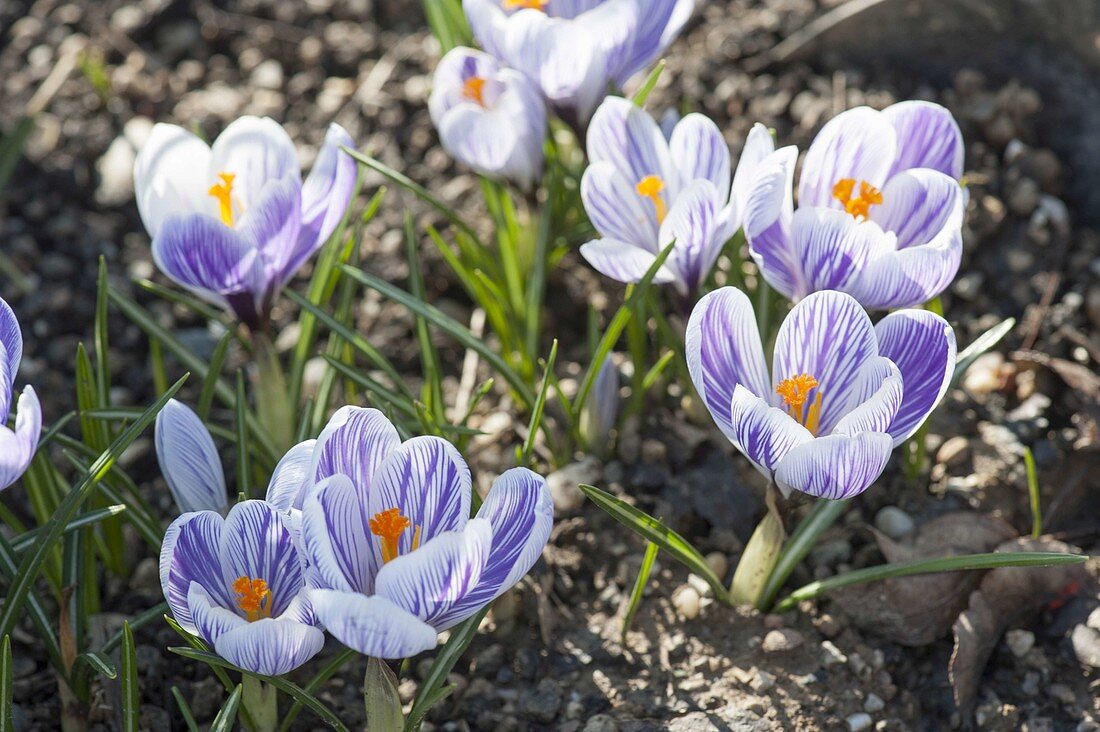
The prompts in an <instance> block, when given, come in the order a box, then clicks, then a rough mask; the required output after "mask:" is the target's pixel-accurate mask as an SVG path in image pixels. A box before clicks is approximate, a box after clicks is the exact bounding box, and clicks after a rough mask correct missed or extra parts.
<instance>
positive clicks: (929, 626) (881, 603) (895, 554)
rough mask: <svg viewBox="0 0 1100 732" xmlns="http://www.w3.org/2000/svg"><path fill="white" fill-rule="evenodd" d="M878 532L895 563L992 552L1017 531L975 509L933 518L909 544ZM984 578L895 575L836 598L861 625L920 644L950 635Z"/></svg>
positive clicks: (897, 640)
mask: <svg viewBox="0 0 1100 732" xmlns="http://www.w3.org/2000/svg"><path fill="white" fill-rule="evenodd" d="M874 533H875V540H876V542H877V543H878V546H879V549H880V551H882V555H883V556H884V557H886V560H887V561H888V562H891V563H897V562H908V561H913V560H917V559H932V558H936V557H950V556H956V555H959V554H978V553H981V552H988V551H990V550H992V549H993V547H995V546H997V545H999V544H1001V543H1002V542H1004V541H1005V540H1006V539H1010V538H1012V537H1014V536H1015V535H1016V532H1015V531H1014V530H1013V528H1012V527H1011V526H1009V525H1008V524H1007V523H1006V522H1004V521H1003V520H1001V519H999V518H997V517H995V516H992V515H989V514H982V513H973V512H970V511H959V512H956V513H949V514H945V515H943V516H939V517H937V518H935V519H932V520H931V521H929V522H927V523H925V524H923V525H922V526H921V527H920V529H919V530H918V532H917V534H916V536H915V537H914V538H913V539H912V540H911V541H909V542H905V543H902V542H896V541H893V540H891V539H889V538H888V537H886V536H885V535H883V534H880V533H879V532H874ZM980 578H981V575H980V574H979V573H977V572H943V573H939V574H924V575H915V576H912V577H896V578H893V579H888V580H883V581H881V582H873V583H870V584H866V585H856V586H854V587H850V588H846V589H845V590H842V591H840V592H837V593H835V594H834V595H833V600H834V601H835V602H836V603H837V604H838V605H839V606H840V608H841V609H842V610H843V611H844V612H845V613H846V614H847V615H848V617H849V618H851V620H852V622H854V623H855V624H856V625H857V626H859V627H860V628H862V629H864V630H867V631H870V632H872V633H875V634H876V635H879V636H882V637H883V638H887V639H889V640H891V641H893V642H895V643H898V644H901V645H905V646H921V645H925V644H927V643H931V642H932V641H934V640H936V639H938V638H941V637H943V636H945V635H947V633H948V631H949V630H951V624H952V623H953V622H954V621H955V618H956V617H958V614H959V612H960V611H961V610H962V609H963V608H964V607H966V598H967V596H968V595H969V594H970V592H971V591H973V590H974V588H975V587H977V586H978V582H979V581H980Z"/></svg>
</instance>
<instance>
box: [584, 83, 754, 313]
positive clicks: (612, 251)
mask: <svg viewBox="0 0 1100 732" xmlns="http://www.w3.org/2000/svg"><path fill="white" fill-rule="evenodd" d="M773 150H774V145H773V143H772V138H771V135H770V133H769V132H768V130H767V129H766V128H765V127H764V126H763V125H756V126H755V127H753V129H752V131H751V132H750V133H749V136H748V139H747V140H746V141H745V148H744V150H743V151H742V153H741V159H740V161H739V163H738V166H737V172H736V174H734V176H733V179H732V185H731V179H730V152H729V148H728V147H726V142H725V140H724V139H723V138H722V133H721V132H719V131H718V127H717V125H715V124H714V122H712V121H711V120H710V119H708V118H707V117H704V116H703V115H701V114H689V115H687V116H686V117H684V118H683V119H681V120H680V121H679V122H677V123H676V125H675V127H673V128H672V132H671V134H670V136H669V138H668V139H667V140H666V139H665V136H664V135H663V134H662V132H661V129H660V128H659V127H658V125H657V123H656V122H655V121H654V120H653V118H652V117H650V116H649V114H647V113H646V112H645V111H644V110H642V109H639V108H638V107H637V105H635V104H633V103H631V102H630V101H629V100H627V99H623V98H621V97H608V98H607V99H606V100H604V102H603V104H601V105H600V108H599V109H598V110H596V114H595V115H593V117H592V125H591V126H590V127H589V130H588V157H589V160H591V164H590V165H589V166H588V168H587V169H586V170H585V171H584V177H583V178H582V179H581V197H582V199H583V201H584V208H585V211H586V212H587V213H588V218H589V219H590V220H591V221H592V225H593V226H594V227H595V228H596V230H597V231H598V232H599V233H600V235H601V238H600V239H598V240H596V241H591V242H588V243H587V244H584V245H583V246H582V247H581V254H582V255H583V256H584V258H585V259H587V260H588V263H589V264H591V265H592V266H593V267H595V268H596V269H598V270H599V271H600V272H601V273H603V274H604V275H607V276H608V277H611V278H612V279H615V280H618V281H619V282H637V281H638V280H640V279H641V278H642V276H643V275H644V274H645V273H646V271H647V270H648V269H649V267H650V266H651V265H652V264H653V261H654V259H656V257H657V255H658V254H659V253H660V251H661V250H662V249H663V248H664V247H666V246H667V245H668V244H670V243H672V242H673V241H675V242H676V246H675V248H674V249H673V251H672V253H671V254H670V256H669V257H668V259H667V260H665V263H664V264H663V265H662V267H661V269H660V270H658V272H657V275H656V276H655V277H654V282H657V283H672V284H673V285H674V286H675V287H676V290H677V291H678V292H679V293H680V294H681V295H683V296H688V295H691V294H692V293H694V292H695V291H696V290H697V289H698V288H699V286H700V285H701V284H702V283H703V281H704V280H705V279H706V277H707V275H708V274H709V273H710V270H711V267H713V265H714V262H715V260H716V259H717V258H718V255H719V253H721V251H722V247H723V246H724V245H725V243H726V242H727V241H728V240H729V238H730V237H731V236H732V235H733V234H734V232H736V231H737V229H739V228H740V227H741V219H742V211H743V210H744V207H745V205H746V201H747V199H748V194H749V191H750V183H751V181H752V180H753V177H754V173H755V170H756V168H757V167H758V166H759V165H760V164H761V161H762V160H763V159H765V158H766V157H767V156H768V155H769V154H771V153H772V152H773Z"/></svg>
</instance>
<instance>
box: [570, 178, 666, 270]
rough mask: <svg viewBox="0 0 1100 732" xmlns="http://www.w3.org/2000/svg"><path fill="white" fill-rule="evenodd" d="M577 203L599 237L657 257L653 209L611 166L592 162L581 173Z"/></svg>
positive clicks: (655, 221) (655, 224)
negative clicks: (582, 202) (623, 243)
mask: <svg viewBox="0 0 1100 732" xmlns="http://www.w3.org/2000/svg"><path fill="white" fill-rule="evenodd" d="M581 200H582V201H584V210H585V213H587V214H588V218H589V220H590V221H591V222H592V225H593V226H594V227H596V231H598V232H600V235H601V236H604V237H606V238H607V239H614V240H618V241H622V242H625V243H627V244H632V245H633V246H636V247H638V248H639V249H642V250H644V251H648V252H651V253H653V254H656V253H657V232H658V227H657V214H656V209H655V208H654V206H653V203H652V202H651V201H649V200H647V199H645V198H642V197H641V196H640V195H638V192H637V190H635V188H634V184H632V183H630V182H628V181H627V179H626V178H625V177H623V175H622V173H620V172H619V171H618V170H616V168H615V166H614V165H613V164H612V163H609V162H607V161H602V162H596V163H592V164H591V165H589V166H588V167H587V168H586V169H585V171H584V175H583V176H582V178H581ZM643 271H644V270H643Z"/></svg>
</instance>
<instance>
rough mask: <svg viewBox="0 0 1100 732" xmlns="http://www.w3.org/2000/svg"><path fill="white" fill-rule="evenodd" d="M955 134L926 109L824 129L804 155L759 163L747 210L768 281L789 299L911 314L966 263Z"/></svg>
mask: <svg viewBox="0 0 1100 732" xmlns="http://www.w3.org/2000/svg"><path fill="white" fill-rule="evenodd" d="M963 153H964V150H963V142H962V133H961V132H960V131H959V127H958V125H957V124H956V123H955V120H954V118H953V117H952V116H951V113H950V112H948V111H947V110H946V109H944V108H943V107H941V106H939V105H938V104H932V103H930V102H919V101H910V102H901V103H899V104H895V105H893V106H890V107H887V108H886V109H885V110H883V111H881V112H879V111H876V110H873V109H870V108H868V107H859V108H857V109H851V110H848V111H847V112H844V113H843V114H840V115H838V116H837V117H835V118H833V119H832V120H830V121H829V122H828V123H827V124H826V125H825V126H824V127H823V128H822V130H821V132H819V133H818V135H817V137H816V138H815V139H814V141H813V144H812V145H811V146H810V149H809V151H808V152H807V153H806V159H805V161H804V162H803V164H802V174H801V177H800V179H799V183H798V210H797V211H795V210H794V206H793V195H792V187H793V181H794V168H795V160H796V158H797V152H796V151H795V149H794V148H792V147H786V148H783V149H781V150H777V151H776V152H775V153H773V154H772V155H771V156H769V157H768V158H767V159H766V160H765V161H764V162H763V163H761V165H760V168H759V170H758V171H757V173H756V175H755V177H754V184H753V189H752V191H751V193H750V195H749V201H748V204H747V206H746V209H745V214H744V224H745V236H746V238H747V240H748V242H749V251H750V252H751V253H752V256H753V258H754V259H755V260H756V263H757V264H758V265H759V266H760V270H761V272H762V273H763V275H764V279H765V280H767V282H768V284H770V285H771V286H772V287H774V288H775V289H777V290H778V291H780V292H781V293H783V294H784V295H786V296H787V297H789V298H791V299H795V300H797V299H799V298H802V297H805V296H806V295H808V294H810V293H811V292H816V291H818V290H841V291H843V292H847V293H849V294H851V295H853V296H854V297H855V298H856V299H858V300H859V301H860V302H861V303H862V304H863V305H864V307H867V308H872V309H888V308H901V307H912V306H915V305H919V304H921V303H924V302H927V301H928V300H930V299H932V298H933V297H935V296H936V295H938V294H939V293H940V292H942V291H943V290H944V288H946V287H947V285H948V284H950V282H951V280H952V279H953V278H954V277H955V273H956V272H957V271H958V268H959V260H960V258H961V256H962V222H963V214H964V210H965V207H966V195H965V192H964V191H963V189H962V187H961V186H960V185H959V182H958V178H959V177H960V176H961V175H962V169H963Z"/></svg>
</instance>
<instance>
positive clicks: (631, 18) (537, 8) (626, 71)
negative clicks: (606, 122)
mask: <svg viewBox="0 0 1100 732" xmlns="http://www.w3.org/2000/svg"><path fill="white" fill-rule="evenodd" d="M462 7H463V9H464V10H465V11H466V17H467V18H468V19H469V21H470V27H471V29H472V30H473V32H474V38H475V39H477V42H478V43H479V44H480V45H481V47H482V48H484V49H485V50H486V51H487V52H489V53H490V54H492V55H493V56H496V57H497V58H498V59H500V60H501V61H503V62H505V63H506V64H508V65H509V66H511V67H512V68H515V69H518V70H519V71H521V72H523V73H524V74H525V75H526V76H527V77H528V78H529V79H531V81H533V82H534V83H535V84H536V85H537V86H538V87H539V88H540V89H541V90H542V95H543V97H544V98H545V99H546V101H547V103H548V104H549V105H550V106H551V107H552V108H553V109H554V111H555V113H556V114H557V115H558V116H560V117H561V118H562V119H563V120H564V121H565V122H566V123H568V124H570V125H572V126H573V127H574V128H575V129H578V130H581V129H583V128H584V126H585V125H586V124H587V122H588V118H589V116H590V115H591V114H592V110H593V109H595V107H596V105H597V104H599V102H600V100H601V99H603V98H604V96H606V94H607V88H608V85H609V84H610V83H611V82H615V83H616V84H618V85H619V86H622V85H623V84H624V83H625V82H626V81H627V80H628V79H629V78H630V77H631V76H633V75H634V74H636V73H638V72H639V71H641V70H642V69H644V68H645V67H646V66H648V65H649V64H650V63H652V62H653V60H654V59H656V58H657V56H659V55H660V54H661V53H662V52H663V51H664V50H665V49H666V48H667V47H668V46H669V44H671V43H672V41H674V40H675V39H676V37H677V36H678V35H679V34H680V31H681V30H682V29H683V27H684V23H686V22H687V19H688V17H689V16H690V15H691V12H692V10H693V9H694V7H695V0H463V2H462Z"/></svg>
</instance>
